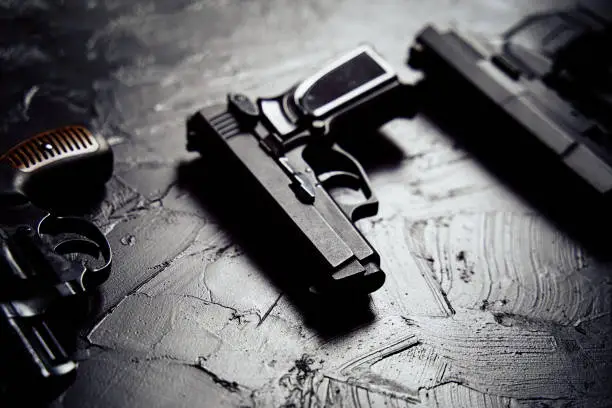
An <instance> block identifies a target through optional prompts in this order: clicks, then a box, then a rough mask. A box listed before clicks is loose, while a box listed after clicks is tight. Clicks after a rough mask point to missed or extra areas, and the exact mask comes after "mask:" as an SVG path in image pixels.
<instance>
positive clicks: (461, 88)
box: [408, 0, 612, 195]
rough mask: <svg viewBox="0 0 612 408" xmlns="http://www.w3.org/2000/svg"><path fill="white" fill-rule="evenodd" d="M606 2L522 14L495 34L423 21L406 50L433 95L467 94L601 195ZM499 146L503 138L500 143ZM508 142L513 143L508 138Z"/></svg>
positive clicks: (605, 158)
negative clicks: (481, 35)
mask: <svg viewBox="0 0 612 408" xmlns="http://www.w3.org/2000/svg"><path fill="white" fill-rule="evenodd" d="M611 44H612V6H611V4H610V2H609V1H605V0H582V1H580V2H577V5H576V6H575V7H572V8H567V9H558V10H551V11H548V12H542V13H538V14H533V15H529V16H527V17H526V18H525V19H523V20H521V21H520V22H518V23H517V24H515V25H513V26H512V27H510V28H509V29H508V30H507V31H505V32H504V33H503V34H502V35H500V36H499V37H498V38H496V39H490V38H487V39H483V38H478V37H476V36H474V35H470V34H468V33H467V32H463V31H461V32H460V31H457V30H454V29H448V30H441V29H439V28H436V27H435V26H433V25H428V26H426V27H425V28H424V29H423V30H422V31H421V32H420V33H419V34H418V36H417V38H416V40H415V42H414V44H413V45H412V47H411V48H410V53H409V60H408V63H409V65H410V66H411V67H412V68H414V69H417V70H419V71H422V72H423V74H424V75H425V80H426V81H427V82H428V84H429V85H430V87H429V88H428V91H429V93H430V94H434V95H435V96H434V97H436V98H437V99H440V100H447V101H449V102H450V103H451V104H453V105H454V106H455V107H461V106H467V107H468V109H470V110H471V112H469V113H467V115H470V114H474V115H481V116H477V118H478V120H479V121H483V119H484V118H483V116H484V115H482V114H481V112H478V111H477V110H476V109H473V107H472V106H471V104H469V103H466V102H465V101H466V94H469V95H470V96H475V97H476V98H477V99H478V100H479V101H481V100H482V101H483V102H484V103H485V105H488V106H492V107H494V108H495V110H496V111H497V112H499V113H501V119H502V120H505V121H508V122H507V123H510V124H512V125H518V126H519V128H522V129H523V130H525V131H527V134H529V135H531V136H532V137H533V139H534V140H538V141H539V142H540V143H541V145H542V146H546V147H547V148H548V149H549V152H550V153H553V155H555V156H557V159H558V160H560V161H562V162H563V163H564V164H565V165H566V166H567V167H568V168H569V169H570V170H571V171H572V172H573V173H574V174H575V175H578V176H579V177H580V178H581V179H583V180H584V181H586V182H587V183H588V185H590V186H591V187H592V189H593V191H596V192H598V194H601V195H611V194H612V138H611V133H612V120H610V117H611V115H610V113H611V112H612V52H611V51H610V50H611V49H612V47H611ZM499 143H500V145H502V144H503V143H506V141H502V140H500V141H499ZM507 143H513V141H511V140H508V141H507Z"/></svg>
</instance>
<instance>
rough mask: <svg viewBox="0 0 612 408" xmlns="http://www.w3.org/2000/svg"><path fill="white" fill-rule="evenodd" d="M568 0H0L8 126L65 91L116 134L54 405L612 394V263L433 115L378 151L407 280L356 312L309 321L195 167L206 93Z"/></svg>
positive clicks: (443, 401)
mask: <svg viewBox="0 0 612 408" xmlns="http://www.w3.org/2000/svg"><path fill="white" fill-rule="evenodd" d="M562 4H568V2H560V1H552V0H549V1H532V0H507V1H502V0H472V1H466V0H464V1H460V0H429V1H416V0H413V1H408V0H404V1H401V0H382V1H367V0H352V1H348V0H344V1H343V0H338V1H326V0H308V1H301V2H296V1H291V0H266V1H254V0H234V1H231V0H204V1H198V0H167V1H165V0H157V1H153V0H151V1H142V0H138V1H128V0H106V1H98V0H87V1H76V0H63V1H51V0H31V1H21V0H15V1H11V0H0V13H1V14H0V19H1V20H2V23H1V24H0V33H2V35H1V36H0V60H1V61H2V65H3V67H2V73H3V77H2V78H0V83H2V86H3V90H4V95H3V96H2V109H3V112H2V120H1V122H2V131H3V133H4V134H7V135H10V134H11V132H12V131H13V130H14V129H18V128H20V126H26V125H27V124H28V123H30V122H31V121H36V120H40V117H45V120H47V121H53V120H54V119H55V118H56V115H55V114H50V113H49V112H54V111H55V110H62V109H63V110H64V111H66V112H67V113H66V114H67V115H77V117H87V118H89V119H90V120H91V121H93V123H94V125H95V127H96V129H99V130H101V131H102V132H104V134H105V135H106V136H107V137H108V138H109V139H111V140H112V141H113V142H114V143H115V146H114V150H115V173H114V176H113V178H112V180H111V181H110V182H109V183H108V186H107V191H106V196H105V199H104V201H103V202H102V203H101V204H100V205H99V206H97V208H96V209H95V210H94V211H93V212H92V213H91V214H90V215H91V216H92V217H93V219H94V220H95V222H96V223H97V224H98V225H99V226H100V227H101V228H102V229H103V230H104V232H105V233H106V235H107V236H108V239H109V240H110V242H111V245H112V248H113V250H114V255H115V258H114V264H113V272H112V276H111V277H110V278H109V280H108V281H107V282H106V283H105V284H104V285H103V287H102V288H101V290H100V294H99V299H98V300H99V307H98V308H97V309H96V311H95V312H94V315H93V316H92V318H91V321H90V322H89V324H88V325H87V327H85V328H84V330H83V333H82V336H81V337H82V338H81V340H82V341H81V345H80V347H79V352H78V357H79V360H80V367H79V370H78V376H77V379H76V381H75V383H74V384H73V385H72V386H71V387H70V388H69V389H67V390H66V392H65V393H63V394H62V395H61V396H60V397H59V398H58V399H57V400H56V401H55V402H54V403H53V404H52V406H53V407H56V408H60V407H65V408H70V407H80V408H81V407H105V408H106V407H109V408H110V407H217V406H219V407H222V406H227V407H233V406H240V407H246V406H258V407H268V406H284V407H292V406H294V407H301V406H308V407H336V406H337V407H383V406H386V407H412V406H415V407H523V406H529V407H585V406H588V407H606V406H612V403H611V402H609V398H610V397H611V396H612V391H611V389H612V383H611V381H610V375H609V373H610V372H611V370H612V366H611V365H612V341H611V339H610V336H611V335H612V332H611V331H610V327H611V326H610V323H611V317H610V311H611V310H612V304H611V303H612V293H611V292H612V278H611V275H610V272H609V271H610V270H612V269H611V268H610V265H609V264H608V262H607V261H604V260H601V259H599V258H598V257H595V256H594V255H593V254H591V253H589V251H587V250H586V249H585V248H584V247H583V246H582V245H581V244H580V243H579V242H577V241H576V240H573V239H571V238H570V237H569V236H568V235H567V234H565V233H564V231H563V230H562V229H560V228H558V227H557V226H555V225H553V224H552V223H551V222H549V221H548V220H547V218H545V217H543V216H542V215H540V214H539V212H538V211H537V210H536V209H534V208H532V207H531V206H530V205H529V204H528V201H526V200H524V199H523V198H522V197H520V196H519V195H517V194H516V192H514V191H513V190H511V189H509V188H508V187H506V186H505V185H504V184H503V183H501V182H500V181H499V179H498V178H497V177H495V176H494V175H492V174H491V173H490V172H488V171H487V170H486V169H485V168H483V166H482V165H481V164H479V161H477V160H476V159H475V158H474V157H472V156H471V155H470V154H469V153H468V152H467V151H465V150H463V149H462V148H461V147H459V145H458V144H457V143H455V142H454V141H453V139H452V138H451V137H449V136H448V135H446V134H445V133H444V132H442V131H441V130H439V128H438V127H437V126H436V125H435V124H433V123H432V122H431V121H430V120H429V119H427V118H425V117H423V116H422V115H417V116H416V117H415V118H414V119H410V120H408V119H402V120H395V121H393V122H391V123H388V124H387V125H385V126H384V127H383V128H382V129H381V131H380V132H381V137H382V138H384V139H385V140H386V143H389V144H391V145H392V146H393V149H394V151H396V152H398V155H399V159H398V160H396V161H395V163H393V164H392V165H388V166H385V165H384V163H383V165H380V166H370V167H371V168H369V170H371V171H370V175H371V180H372V182H373V185H374V189H375V190H376V192H377V195H378V196H379V198H380V201H381V209H380V213H379V215H378V216H376V217H374V218H372V219H368V220H363V221H360V223H359V227H360V228H361V230H362V231H363V232H364V234H365V235H366V237H367V238H368V239H369V240H370V241H371V242H372V243H373V245H374V246H375V247H376V248H377V249H378V250H379V252H380V254H381V257H382V264H383V269H384V270H385V271H386V273H387V282H386V284H385V285H384V287H383V288H382V289H380V290H379V291H377V292H376V293H374V294H373V295H372V302H371V308H372V310H373V313H374V319H373V320H372V321H371V322H370V323H368V324H364V325H360V326H357V327H354V328H353V329H352V330H350V331H348V332H347V333H343V334H339V335H336V336H331V337H330V336H323V335H321V333H319V332H318V331H317V330H316V329H315V328H313V327H312V326H311V325H309V324H306V322H305V318H304V316H303V314H302V313H301V311H300V310H299V309H298V308H297V307H296V306H295V305H294V304H293V303H292V302H290V301H288V299H286V297H285V296H284V295H283V293H282V292H281V291H280V290H279V289H278V288H277V287H276V286H275V285H274V284H272V283H271V281H270V279H269V278H268V277H267V275H266V273H265V271H262V270H261V269H260V268H259V267H257V266H256V264H255V263H254V262H253V261H252V259H251V258H250V257H249V256H248V254H247V253H245V251H244V250H243V248H241V247H239V246H238V245H237V244H236V243H235V242H234V241H233V240H232V236H231V235H230V234H228V233H227V231H225V230H224V228H223V226H222V225H221V224H220V223H219V222H218V221H217V220H216V219H215V217H214V215H213V214H210V213H208V212H207V210H205V209H204V208H203V207H202V206H201V205H200V204H199V202H198V200H196V199H195V198H194V197H193V195H192V194H190V192H189V191H186V190H185V189H184V188H182V187H181V185H180V184H179V183H178V182H177V173H178V170H177V168H178V167H179V165H180V164H182V163H186V162H189V161H191V160H194V159H195V158H196V155H193V154H189V153H187V152H186V150H185V129H184V122H185V117H186V115H188V114H189V113H191V112H193V111H194V110H195V109H197V108H198V107H200V106H205V105H208V104H211V103H214V102H222V101H223V99H224V96H225V94H226V93H227V92H230V91H234V92H235V91H240V92H244V93H247V94H248V95H250V96H253V97H256V96H266V95H274V94H276V93H278V92H281V91H284V90H285V89H286V88H288V87H289V86H290V85H292V84H293V83H294V82H295V81H297V80H298V79H300V78H302V77H304V76H305V75H307V74H309V73H311V72H312V71H313V70H315V69H316V68H318V67H319V66H320V65H321V64H323V63H325V62H326V61H329V60H330V59H331V58H333V57H334V56H337V55H339V54H341V53H342V52H344V51H348V50H350V49H351V48H352V47H354V46H356V45H358V44H361V43H365V42H367V43H370V44H372V45H373V46H374V47H375V48H376V49H377V50H378V51H379V52H380V53H381V54H382V55H383V56H384V57H385V58H386V59H388V60H389V61H390V63H391V64H392V65H393V66H394V67H395V68H396V69H397V71H398V73H399V75H400V76H401V77H402V78H404V79H406V80H414V79H415V78H416V75H415V74H414V73H413V72H410V71H409V70H408V69H407V68H406V67H405V59H406V52H407V49H408V46H409V44H410V43H411V41H412V39H413V38H414V36H415V35H416V33H417V32H418V30H419V29H420V28H421V27H423V26H424V25H425V23H427V22H435V23H438V24H440V25H446V24H454V25H456V26H458V27H460V28H463V29H466V30H470V31H472V32H475V33H480V34H481V35H484V36H490V35H493V34H494V33H496V32H499V31H500V30H502V29H503V28H505V27H507V26H509V25H510V24H512V23H514V22H515V21H517V20H518V19H519V18H521V17H522V16H525V15H526V14H528V13H532V12H535V11H538V10H543V9H546V8H548V7H550V6H551V5H559V6H560V5H562ZM50 107H51V108H50ZM60 116H61V115H60ZM70 117H72V116H70ZM24 124H25V125H24ZM3 137H4V136H3ZM7 138H8V139H7ZM7 138H5V141H7V140H9V139H10V138H9V136H7ZM9 141H10V140H9ZM228 188H233V186H228ZM254 216H256V215H254ZM268 233H273V230H272V229H270V231H268ZM270 256H273V253H271V254H270ZM287 273H291V265H287Z"/></svg>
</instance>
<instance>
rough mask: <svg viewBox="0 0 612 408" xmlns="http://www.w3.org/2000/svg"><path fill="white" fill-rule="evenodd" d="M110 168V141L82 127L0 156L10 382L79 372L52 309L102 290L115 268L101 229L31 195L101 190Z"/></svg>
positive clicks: (1, 327)
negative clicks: (52, 317)
mask: <svg viewBox="0 0 612 408" xmlns="http://www.w3.org/2000/svg"><path fill="white" fill-rule="evenodd" d="M112 167H113V157H112V151H111V149H110V146H109V145H108V144H107V142H106V140H105V139H104V138H103V137H102V136H101V135H99V134H94V133H92V132H90V131H89V130H88V129H87V128H85V127H83V126H66V127H62V128H58V129H54V130H51V131H47V132H44V133H40V134H37V135H35V136H34V137H29V138H26V139H25V140H23V141H22V142H21V143H19V144H17V145H15V146H13V147H12V148H11V149H9V150H8V151H7V152H5V153H4V154H3V155H1V156H0V340H1V341H2V351H3V353H6V354H7V356H6V357H3V361H4V363H3V375H4V376H7V375H8V376H9V379H10V380H11V381H15V382H19V381H20V380H21V382H24V381H26V380H27V381H26V382H25V383H26V384H29V383H31V382H32V381H37V380H47V379H49V380H52V379H55V380H59V379H61V378H65V377H67V376H70V375H71V374H73V373H74V370H75V369H76V366H77V364H76V363H75V361H74V360H73V359H72V358H71V356H70V352H69V351H68V349H67V347H65V346H64V345H63V344H62V343H64V342H63V341H62V335H61V334H58V333H57V332H54V330H53V329H52V327H51V326H50V325H49V324H48V323H49V322H48V320H49V319H48V318H49V316H48V312H49V311H50V310H52V309H57V306H58V305H61V304H65V303H66V302H69V301H70V300H71V299H75V298H79V297H82V295H83V294H85V293H86V292H89V291H91V290H93V289H94V288H96V287H97V286H98V285H100V284H101V283H102V282H104V281H105V280H106V279H107V278H108V276H109V273H110V267H111V248H110V245H109V243H108V241H107V240H106V238H105V236H104V234H103V233H102V232H101V231H100V230H99V229H98V228H97V227H96V226H95V225H93V224H92V223H91V222H89V221H87V220H85V219H82V218H78V217H72V216H60V215H56V214H54V213H50V212H49V211H48V210H46V209H42V208H39V207H38V206H37V205H35V204H34V203H33V197H34V198H35V199H39V198H42V197H43V196H50V195H51V196H52V195H56V194H64V193H67V192H70V191H71V192H72V194H71V196H72V197H74V195H75V193H76V194H79V192H80V191H83V190H85V187H84V185H85V184H98V187H100V183H101V184H102V185H103V183H104V182H106V181H107V180H108V178H109V177H110V175H111V174H112ZM75 312H76V311H75ZM60 320H64V321H66V320H68V318H67V317H65V316H64V317H63V318H62V319H60ZM7 370H8V371H9V372H10V373H9V374H7V373H6V372H4V371H7ZM52 382H53V381H52Z"/></svg>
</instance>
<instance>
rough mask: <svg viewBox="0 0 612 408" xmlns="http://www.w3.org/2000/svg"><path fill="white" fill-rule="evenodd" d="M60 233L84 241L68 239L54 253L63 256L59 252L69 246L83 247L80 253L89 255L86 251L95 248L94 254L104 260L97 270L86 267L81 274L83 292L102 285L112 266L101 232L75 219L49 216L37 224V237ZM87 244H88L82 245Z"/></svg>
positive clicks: (90, 224)
mask: <svg viewBox="0 0 612 408" xmlns="http://www.w3.org/2000/svg"><path fill="white" fill-rule="evenodd" d="M61 233H72V234H78V235H81V236H83V237H85V238H87V240H84V239H69V240H65V241H62V242H60V243H59V244H57V245H56V246H55V248H54V251H55V252H56V253H58V254H60V255H63V254H62V253H61V252H58V249H59V251H63V250H64V248H65V247H64V246H68V247H69V246H70V245H83V249H86V251H80V252H81V253H84V254H88V255H89V254H90V253H89V252H88V251H89V250H90V249H92V248H93V246H96V247H97V251H96V254H98V253H99V254H101V255H102V258H103V259H104V264H103V265H102V266H99V267H97V268H91V267H89V266H86V268H85V273H84V274H83V279H82V281H83V287H84V288H85V290H89V289H92V288H94V287H96V286H99V285H100V284H102V283H103V282H104V281H105V280H106V279H108V277H109V275H110V268H111V264H112V251H111V247H110V244H109V242H108V240H107V239H106V237H105V236H104V234H103V233H102V231H100V230H99V229H98V227H96V226H95V225H94V224H92V223H91V222H89V221H87V220H85V219H83V218H77V217H55V216H53V215H51V214H49V215H47V216H46V217H44V218H43V219H42V220H41V221H40V223H39V224H38V234H39V235H56V234H61ZM76 241H80V242H81V243H80V244H76V243H75V242H76ZM85 242H88V244H84V243H85Z"/></svg>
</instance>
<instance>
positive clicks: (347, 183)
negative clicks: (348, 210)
mask: <svg viewBox="0 0 612 408" xmlns="http://www.w3.org/2000/svg"><path fill="white" fill-rule="evenodd" d="M318 179H319V182H320V183H321V185H322V186H323V187H325V188H334V187H348V188H351V189H353V190H360V189H361V187H362V186H361V184H362V183H361V178H360V177H359V176H358V175H356V174H354V173H351V172H348V171H328V172H326V173H323V174H319V176H318Z"/></svg>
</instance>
